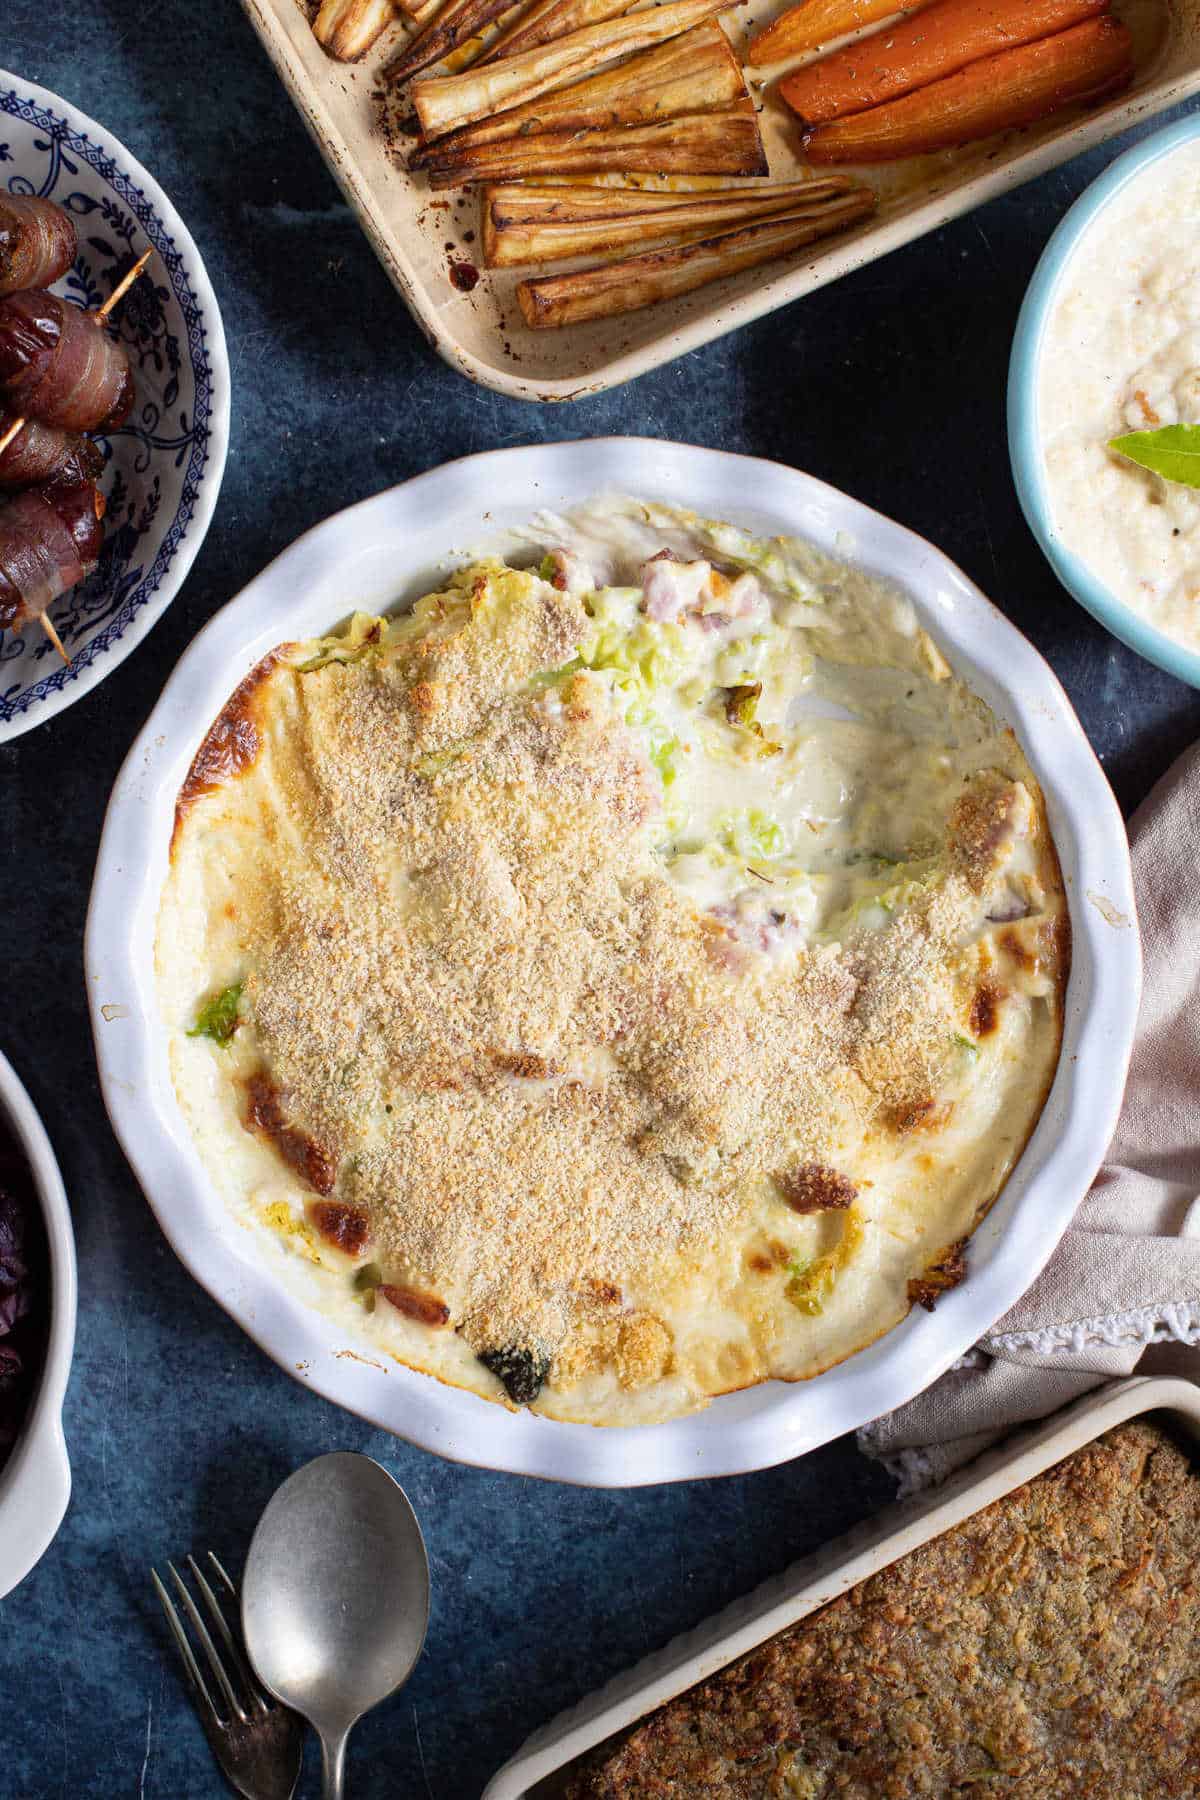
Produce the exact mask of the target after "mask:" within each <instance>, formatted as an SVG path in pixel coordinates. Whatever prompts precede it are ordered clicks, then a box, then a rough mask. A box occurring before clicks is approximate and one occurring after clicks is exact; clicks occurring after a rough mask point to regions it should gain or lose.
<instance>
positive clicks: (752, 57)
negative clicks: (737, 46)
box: [746, 0, 922, 69]
mask: <svg viewBox="0 0 1200 1800" xmlns="http://www.w3.org/2000/svg"><path fill="white" fill-rule="evenodd" d="M921 4H922V0H799V5H797V6H789V8H788V10H787V11H786V12H785V13H781V14H780V16H779V18H777V19H776V20H775V23H774V24H773V25H768V26H767V29H766V30H765V31H760V32H759V33H758V35H757V36H756V37H752V38H751V39H750V44H749V47H748V49H747V51H746V61H747V62H748V63H752V64H753V65H754V67H755V68H756V69H761V68H764V67H765V66H766V64H767V63H777V62H782V61H783V60H784V58H785V57H788V56H801V55H802V54H803V53H804V52H805V51H806V50H818V49H819V48H820V47H821V45H822V44H831V43H832V42H833V40H834V38H840V37H845V35H846V33H847V32H848V31H861V30H862V28H863V26H864V25H876V24H878V22H879V20H880V19H887V18H890V17H891V16H892V14H894V13H901V14H903V13H911V12H916V11H917V9H918V7H919V6H920V5H921Z"/></svg>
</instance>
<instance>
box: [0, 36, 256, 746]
mask: <svg viewBox="0 0 1200 1800" xmlns="http://www.w3.org/2000/svg"><path fill="white" fill-rule="evenodd" d="M0 186H2V187H4V188H7V189H8V190H9V192H11V193H16V194H41V195H44V196H46V197H47V198H49V199H52V200H56V201H57V202H58V204H59V205H60V206H63V207H65V208H66V210H67V211H68V212H69V213H70V214H71V215H72V216H73V218H74V220H75V225H76V229H77V230H78V233H79V251H78V255H77V256H76V259H75V266H74V268H73V269H72V270H71V271H70V272H69V274H68V275H67V276H66V278H65V280H64V281H62V282H61V283H60V284H59V291H60V292H62V293H64V294H65V295H66V296H67V297H68V298H69V299H71V300H75V301H78V302H79V304H80V305H82V306H87V307H95V306H98V305H100V303H101V301H103V300H104V299H106V298H107V296H108V295H109V294H110V293H111V292H112V290H113V288H114V287H115V286H116V284H117V282H118V281H119V280H120V279H121V276H122V275H123V274H124V273H125V271H126V270H127V269H128V268H129V267H130V265H131V264H132V263H133V262H134V261H135V259H136V258H137V257H138V256H139V255H140V253H141V252H142V251H143V250H144V249H145V248H146V247H147V245H153V247H154V249H155V251H156V252H157V254H156V255H155V256H154V257H152V258H151V261H150V265H149V268H148V270H147V273H146V275H144V276H143V277H142V279H141V280H140V281H139V282H137V283H135V285H134V287H133V288H132V289H131V290H130V292H129V294H128V295H127V296H126V298H125V299H124V301H123V302H122V304H121V306H120V308H119V309H118V311H119V315H120V335H121V337H122V339H123V341H124V342H125V344H126V345H127V346H128V348H129V353H130V357H131V359H132V362H133V368H134V375H135V379H136V383H137V402H136V404H135V406H134V409H133V412H132V413H131V414H130V417H129V420H128V423H127V424H125V425H122V426H121V428H120V430H118V431H113V432H110V433H108V435H107V436H106V437H104V438H103V439H101V440H100V442H101V447H102V448H103V450H104V452H105V455H106V457H107V463H106V466H105V470H104V474H103V476H102V477H101V483H100V485H101V486H102V487H103V489H104V492H105V494H106V496H107V499H108V513H107V531H106V534H105V540H104V553H103V556H102V558H101V561H100V566H99V568H98V569H97V570H96V572H95V574H93V575H90V576H89V577H88V579H87V580H86V581H83V582H81V583H80V584H79V586H78V587H76V588H74V589H73V590H72V591H71V592H70V593H69V594H64V595H63V597H62V599H61V600H59V601H58V602H57V603H56V604H55V607H54V609H53V612H52V615H51V616H52V618H53V620H54V623H55V626H56V627H57V629H58V632H59V635H60V636H61V638H62V640H63V643H64V644H65V645H66V647H67V650H68V651H69V653H70V656H71V663H70V667H69V668H65V667H64V666H63V664H62V663H61V662H60V661H59V658H58V656H57V655H56V653H55V651H54V650H53V648H52V647H51V645H50V643H49V640H48V639H47V638H46V636H45V635H44V633H43V632H42V631H41V629H40V628H39V627H38V626H37V625H31V626H26V627H25V629H24V630H23V631H21V632H0V743H2V742H4V741H5V740H6V739H7V738H12V737H17V736H19V734H20V733H21V732H23V731H28V730H30V728H31V727H32V726H34V725H40V724H41V723H42V721H43V720H44V719H49V718H53V716H54V714H55V713H57V712H61V711H62V709H63V708H64V707H66V706H70V705H71V703H72V702H73V701H75V700H78V699H79V698H80V697H81V696H82V695H83V694H86V693H87V692H88V690H89V689H90V688H93V687H95V686H96V684H97V683H98V682H100V681H103V679H104V677H105V676H106V675H107V674H109V673H110V671H111V670H113V669H114V668H116V666H117V664H118V663H119V662H121V661H122V660H123V659H124V658H125V657H126V656H128V654H129V652H130V651H131V650H132V649H133V648H134V646H135V645H136V644H138V643H140V641H141V640H142V638H144V637H145V635H146V633H147V632H148V631H149V629H150V627H151V626H152V625H153V623H154V621H155V620H156V619H157V618H158V617H159V616H160V614H161V613H163V612H164V611H165V610H166V607H167V606H168V605H169V603H170V602H171V600H173V599H174V597H175V595H176V593H177V592H178V591H179V588H180V587H181V585H182V583H183V580H184V577H185V576H186V574H187V572H188V570H189V569H190V567H191V565H192V561H193V559H194V557H195V555H196V552H197V550H198V549H199V548H200V545H201V544H202V543H203V541H204V534H205V532H206V531H207V530H208V524H209V520H210V519H211V518H212V514H213V508H214V507H215V505H216V502H217V493H218V491H219V489H220V486H221V475H222V472H223V470H224V467H225V452H226V449H227V447H228V443H229V363H228V360H227V358H226V355H225V333H224V331H223V329H222V327H221V315H220V313H219V312H218V310H217V301H216V296H215V295H214V293H213V291H212V286H211V284H210V282H209V279H208V276H207V274H206V273H205V269H204V264H203V262H202V261H201V259H200V253H199V251H198V250H197V249H196V246H195V244H194V243H193V242H192V239H191V237H190V236H189V234H188V231H187V228H186V226H185V225H184V223H183V221H182V219H181V218H180V217H179V214H178V213H177V212H176V211H175V208H174V207H173V206H172V205H171V202H170V201H169V200H168V199H167V196H166V195H165V194H164V193H163V191H162V189H161V188H160V187H159V186H158V185H157V183H156V182H155V181H154V180H153V178H152V177H151V176H150V175H148V174H147V172H146V170H145V169H143V167H142V165H141V164H140V163H139V162H137V161H135V160H134V158H133V157H132V156H130V155H129V153H128V151H127V150H125V149H124V148H123V147H122V145H121V144H119V143H118V142H117V140H116V138H114V137H112V136H111V134H110V133H108V132H106V131H104V130H103V129H102V128H101V127H100V126H99V125H96V124H95V123H94V122H93V121H92V120H91V119H89V118H87V117H86V116H85V115H84V114H83V113H80V112H77V111H76V110H75V108H74V107H72V106H69V105H68V104H67V102H66V101H65V100H60V99H59V98H58V97H57V96H56V95H55V94H51V93H48V92H47V91H46V90H45V89H44V88H40V87H35V86H34V85H33V84H32V83H31V82H28V81H22V80H20V79H19V78H18V77H17V76H15V75H9V74H7V73H6V72H5V71H4V70H2V69H0Z"/></svg>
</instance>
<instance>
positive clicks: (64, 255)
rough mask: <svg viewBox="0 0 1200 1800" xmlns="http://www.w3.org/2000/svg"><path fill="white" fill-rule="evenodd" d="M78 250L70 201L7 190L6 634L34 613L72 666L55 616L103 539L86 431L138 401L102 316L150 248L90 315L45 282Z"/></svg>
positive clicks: (1, 339) (0, 453)
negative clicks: (53, 609) (63, 203)
mask: <svg viewBox="0 0 1200 1800" xmlns="http://www.w3.org/2000/svg"><path fill="white" fill-rule="evenodd" d="M75 249H76V236H75V227H74V224H73V223H72V221H71V219H70V218H69V216H68V215H67V213H66V212H64V211H63V209H62V207H60V206H57V205H55V204H54V202H53V201H50V200H40V199H37V198H35V197H29V198H27V197H25V196H23V195H0V495H3V497H2V498H0V630H15V629H17V628H19V627H20V626H22V625H25V624H27V623H28V622H29V621H31V620H34V619H36V620H37V621H38V623H39V624H40V625H41V626H42V629H43V630H44V631H45V633H46V635H47V637H49V639H50V641H51V642H52V643H53V645H54V647H55V649H56V650H57V651H58V653H59V655H60V656H61V657H62V659H63V661H64V662H68V661H69V660H70V659H69V657H68V656H67V653H66V651H65V650H64V648H63V646H62V643H61V641H60V639H59V637H58V633H57V632H56V631H55V629H54V627H53V625H52V624H51V622H50V620H49V618H48V617H47V612H48V609H49V607H50V606H51V605H52V604H53V602H54V601H55V600H57V599H58V598H59V597H60V596H61V595H62V594H64V593H66V592H67V591H68V589H70V588H72V587H74V586H75V585H76V584H77V583H78V582H80V581H83V580H84V579H85V577H86V576H88V575H90V574H91V573H92V572H93V570H94V569H95V568H96V567H97V565H98V563H99V561H100V552H101V549H102V547H103V542H104V526H103V519H104V510H105V501H104V496H103V494H102V493H101V492H100V490H99V489H98V488H97V486H96V481H95V478H96V476H97V475H98V474H99V473H100V470H101V468H102V467H103V461H104V459H103V457H102V455H101V453H100V450H99V449H98V447H97V446H96V444H95V443H93V442H92V440H91V439H90V438H89V437H88V436H87V435H86V434H87V433H88V432H91V431H111V430H112V429H114V428H115V427H116V426H118V425H121V424H123V422H124V421H125V420H126V419H127V418H128V416H129V413H130V411H131V409H132V407H133V401H134V383H133V369H132V366H131V364H130V361H129V355H128V352H127V351H126V350H125V347H124V345H122V344H121V343H119V342H118V341H117V340H116V339H115V338H113V337H110V336H109V334H108V332H107V330H106V329H105V322H106V320H107V318H108V315H109V313H110V312H111V311H112V309H113V307H114V306H115V305H116V303H117V301H118V300H119V299H120V298H121V296H122V294H124V293H125V292H126V290H127V289H128V287H129V286H130V285H131V283H132V282H134V281H135V280H136V279H137V277H138V276H139V275H140V274H141V272H142V269H143V268H144V267H145V264H146V262H147V260H148V258H149V255H150V252H149V251H147V252H146V253H145V255H144V256H142V257H141V259H140V260H139V261H138V262H137V263H135V265H134V266H133V268H132V269H130V271H129V272H128V274H127V275H126V276H125V278H124V279H123V280H122V281H121V282H120V283H119V284H118V286H117V287H116V288H115V289H114V290H113V293H112V294H111V295H110V296H109V298H108V300H107V301H106V302H105V304H104V305H103V306H101V307H100V308H98V309H97V311H96V312H94V313H89V312H83V311H81V310H80V308H79V307H77V306H72V305H71V303H70V302H69V301H67V300H64V299H62V298H61V296H60V295H58V294H55V293H52V292H51V291H50V289H49V287H48V285H47V284H48V283H49V282H51V281H57V280H58V279H59V278H60V277H61V276H62V275H64V274H65V273H66V271H67V270H68V269H69V268H70V267H71V264H72V262H73V261H74V257H75Z"/></svg>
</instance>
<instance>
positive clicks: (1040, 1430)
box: [482, 1379, 1200, 1800]
mask: <svg viewBox="0 0 1200 1800" xmlns="http://www.w3.org/2000/svg"><path fill="white" fill-rule="evenodd" d="M1144 1413H1163V1414H1165V1415H1166V1416H1167V1417H1168V1418H1169V1420H1170V1421H1171V1422H1172V1423H1173V1424H1175V1425H1176V1426H1178V1427H1179V1428H1180V1429H1181V1431H1182V1432H1184V1433H1185V1434H1186V1435H1187V1436H1188V1437H1189V1438H1191V1439H1193V1440H1195V1441H1196V1442H1197V1443H1198V1444H1200V1388H1197V1387H1195V1386H1194V1385H1193V1384H1192V1383H1191V1382H1190V1381H1164V1380H1158V1381H1150V1380H1145V1379H1134V1380H1131V1381H1123V1382H1119V1383H1117V1384H1116V1385H1115V1386H1113V1387H1110V1388H1105V1389H1102V1390H1101V1391H1100V1392H1099V1393H1097V1394H1089V1395H1088V1396H1087V1398H1086V1399H1084V1400H1080V1401H1078V1402H1077V1403H1076V1404H1075V1405H1074V1406H1071V1407H1067V1408H1066V1409H1065V1410H1064V1411H1062V1412H1060V1413H1055V1414H1054V1415H1053V1417H1052V1418H1050V1419H1047V1420H1046V1421H1045V1422H1044V1423H1042V1424H1040V1425H1037V1426H1034V1427H1033V1428H1031V1429H1030V1430H1028V1431H1024V1432H1021V1433H1020V1434H1019V1435H1018V1436H1016V1437H1014V1438H1012V1439H1010V1440H1009V1442H1007V1443H1006V1444H1004V1445H1003V1446H1001V1447H1000V1448H999V1449H997V1450H994V1451H991V1452H989V1453H988V1454H987V1455H986V1456H984V1457H981V1458H980V1460H979V1461H978V1462H975V1463H972V1464H971V1465H970V1467H969V1468H967V1469H965V1470H963V1471H962V1472H961V1473H960V1474H959V1475H957V1476H955V1477H954V1478H953V1479H951V1480H950V1481H948V1482H947V1483H946V1485H945V1486H944V1487H941V1488H939V1489H938V1490H937V1491H936V1493H935V1494H933V1495H932V1496H924V1497H919V1498H918V1499H916V1500H913V1501H906V1502H904V1503H903V1504H901V1505H898V1506H893V1507H889V1508H888V1509H886V1510H885V1511H884V1512H882V1513H880V1514H879V1515H878V1517H877V1518H875V1519H872V1520H871V1521H870V1522H869V1523H868V1524H866V1525H864V1526H862V1527H860V1528H859V1529H858V1530H857V1531H855V1532H852V1533H851V1534H850V1535H849V1536H847V1537H845V1538H842V1539H840V1540H838V1541H837V1542H836V1543H833V1544H829V1545H827V1546H826V1547H825V1548H824V1549H822V1550H819V1551H817V1552H816V1553H815V1554H814V1555H813V1556H810V1557H807V1558H805V1560H804V1561H803V1562H799V1563H796V1564H794V1565H793V1566H792V1567H791V1568H790V1569H788V1570H787V1571H786V1572H785V1573H784V1574H782V1575H778V1576H776V1577H775V1578H774V1579H773V1580H771V1581H768V1582H765V1583H764V1584H763V1585H762V1587H760V1588H758V1589H756V1591H755V1592H754V1593H753V1594H750V1595H748V1596H747V1597H746V1598H745V1599H743V1600H738V1601H735V1602H734V1604H733V1605H732V1606H730V1607H727V1608H726V1609H725V1610H724V1611H723V1612H720V1613H718V1614H717V1615H716V1617H715V1618H712V1619H708V1620H706V1621H705V1623H704V1624H703V1625H699V1626H697V1628H696V1630H695V1631H692V1632H689V1633H688V1634H687V1635H686V1636H685V1637H679V1638H676V1639H675V1640H674V1641H673V1642H672V1643H670V1644H668V1645H667V1646H666V1647H665V1649H663V1650H660V1651H657V1652H656V1653H655V1654H653V1655H651V1656H648V1657H646V1658H645V1659H644V1660H643V1661H642V1662H640V1663H638V1664H637V1666H636V1667H635V1668H632V1669H629V1670H627V1671H626V1672H625V1674H623V1675H618V1676H617V1677H615V1679H614V1680H612V1681H611V1682H609V1683H608V1685H607V1686H606V1687H603V1688H601V1689H600V1690H599V1692H598V1693H595V1694H589V1695H588V1696H587V1697H586V1699H583V1700H581V1701H580V1702H579V1704H578V1706H575V1707H573V1708H572V1709H571V1710H570V1712H565V1713H562V1714H560V1716H559V1717H558V1718H557V1719H553V1720H551V1722H550V1723H549V1724H548V1725H545V1726H543V1727H542V1729H541V1730H540V1731H537V1732H535V1733H534V1735H533V1736H532V1737H531V1738H530V1739H529V1740H528V1741H527V1743H525V1744H524V1746H523V1747H522V1748H521V1749H520V1750H519V1751H518V1752H517V1754H516V1756H514V1757H513V1758H512V1760H511V1762H507V1763H505V1765H504V1767H503V1768H502V1769H501V1770H499V1772H498V1773H497V1774H496V1775H494V1776H493V1777H492V1779H491V1781H490V1782H489V1783H488V1785H487V1787H486V1788H485V1789H484V1791H483V1795H482V1800H535V1796H544V1797H545V1800H551V1796H552V1795H553V1794H554V1792H555V1790H556V1786H557V1784H556V1782H555V1780H554V1777H555V1775H556V1774H557V1773H558V1772H559V1771H560V1770H565V1769H566V1768H567V1767H568V1765H569V1764H571V1763H572V1762H574V1761H575V1759H576V1757H579V1756H582V1755H584V1754H585V1752H586V1751H588V1750H591V1749H592V1748H593V1747H594V1746H595V1745H596V1744H600V1743H603V1741H604V1739H605V1738H608V1737H611V1736H612V1735H613V1733H614V1732H618V1731H623V1730H624V1729H626V1727H628V1726H630V1725H633V1724H635V1723H636V1721H637V1720H638V1719H640V1718H642V1717H644V1715H645V1714H646V1713H649V1712H652V1711H653V1710H654V1708H655V1707H656V1706H662V1705H664V1704H665V1703H666V1702H667V1701H668V1700H671V1699H673V1698H674V1696H675V1695H676V1694H681V1693H684V1692H685V1691H686V1690H687V1689H688V1688H690V1687H694V1686H695V1685H696V1683H697V1682H698V1681H706V1680H707V1679H708V1677H709V1676H710V1675H715V1674H716V1672H717V1670H718V1669H723V1668H724V1667H725V1665H726V1664H727V1663H731V1662H733V1661H734V1659H735V1658H736V1657H739V1656H745V1655H746V1653H747V1652H748V1651H750V1650H753V1649H754V1648H755V1647H756V1646H757V1645H759V1644H762V1643H765V1642H766V1640H767V1639H768V1638H772V1637H774V1636H775V1635H776V1634H777V1633H778V1632H780V1631H785V1630H786V1629H787V1627H788V1626H789V1625H795V1624H796V1623H797V1622H798V1621H799V1620H800V1619H804V1618H807V1617H808V1615H809V1614H810V1613H815V1612H817V1611H818V1610H819V1608H821V1607H822V1606H827V1605H828V1604H829V1602H830V1601H831V1600H836V1599H837V1598H838V1596H839V1595H840V1594H844V1593H845V1592H846V1591H847V1589H849V1588H852V1587H856V1586H857V1585H858V1583H859V1582H860V1581H866V1580H867V1578H868V1577H869V1576H871V1575H878V1574H879V1572H880V1570H881V1569H886V1568H887V1567H888V1566H889V1564H891V1563H894V1562H898V1561H899V1560H900V1558H901V1557H902V1556H907V1555H908V1553H909V1552H910V1551H912V1550H916V1549H919V1548H920V1546H921V1545H922V1544H928V1543H929V1542H931V1540H932V1539H933V1538H936V1537H940V1536H941V1534H942V1533H943V1532H944V1531H949V1530H951V1529H952V1528H953V1527H954V1526H956V1525H961V1524H962V1522H963V1520H964V1519H969V1518H971V1517H972V1515H973V1514H975V1513H977V1512H979V1511H980V1510H981V1509H982V1508H983V1507H985V1506H990V1505H991V1503H992V1502H993V1501H994V1500H1000V1499H1002V1498H1003V1496H1004V1495H1005V1494H1011V1493H1012V1491H1013V1489H1014V1488H1018V1487H1020V1486H1021V1484H1022V1483H1023V1482H1026V1481H1031V1480H1032V1479H1033V1477H1034V1476H1035V1475H1040V1474H1041V1473H1042V1471H1043V1470H1044V1469H1049V1468H1052V1467H1053V1466H1054V1464H1055V1463H1058V1462H1061V1461H1062V1460H1063V1458H1064V1457H1066V1456H1071V1455H1073V1454H1074V1452H1075V1451H1077V1450H1081V1449H1082V1448H1083V1447H1084V1445H1085V1444H1090V1443H1091V1442H1092V1441H1093V1440H1094V1439H1095V1438H1098V1437H1100V1436H1101V1434H1102V1433H1103V1432H1106V1431H1111V1430H1112V1429H1113V1427H1114V1426H1116V1425H1122V1424H1124V1423H1125V1421H1126V1420H1127V1419H1132V1418H1137V1417H1139V1416H1141V1415H1142V1414H1144ZM543 1783H544V1784H545V1785H544V1786H543V1785H542V1784H543Z"/></svg>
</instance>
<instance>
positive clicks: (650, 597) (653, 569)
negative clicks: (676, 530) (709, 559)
mask: <svg viewBox="0 0 1200 1800" xmlns="http://www.w3.org/2000/svg"><path fill="white" fill-rule="evenodd" d="M711 575H712V566H711V564H709V563H706V562H691V563H685V562H676V561H675V559H674V557H673V556H672V555H671V552H670V551H669V550H660V551H659V553H658V555H657V556H652V557H651V558H650V561H649V562H647V563H643V564H642V567H641V570H640V574H639V579H640V581H641V585H642V592H643V595H644V597H645V602H646V617H647V618H648V619H654V620H656V621H657V622H658V623H659V624H665V623H668V622H670V621H673V620H675V619H680V618H682V617H683V615H684V613H686V612H694V611H698V609H699V606H700V602H701V601H702V600H703V599H704V597H705V593H706V590H707V589H708V587H709V581H710V577H711Z"/></svg>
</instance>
